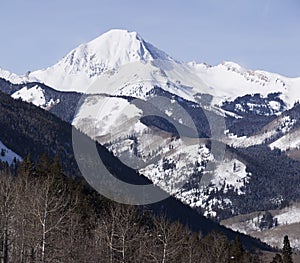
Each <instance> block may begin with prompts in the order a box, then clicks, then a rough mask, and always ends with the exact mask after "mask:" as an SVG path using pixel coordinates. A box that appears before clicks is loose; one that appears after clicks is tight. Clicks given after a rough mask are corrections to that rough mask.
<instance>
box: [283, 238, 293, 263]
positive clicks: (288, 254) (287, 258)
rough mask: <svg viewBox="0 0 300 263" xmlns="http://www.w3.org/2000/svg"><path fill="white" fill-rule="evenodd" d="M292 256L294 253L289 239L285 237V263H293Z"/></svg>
mask: <svg viewBox="0 0 300 263" xmlns="http://www.w3.org/2000/svg"><path fill="white" fill-rule="evenodd" d="M292 254H293V252H292V248H291V245H290V241H289V237H288V236H285V237H284V240H283V249H282V255H283V263H293V259H292Z"/></svg>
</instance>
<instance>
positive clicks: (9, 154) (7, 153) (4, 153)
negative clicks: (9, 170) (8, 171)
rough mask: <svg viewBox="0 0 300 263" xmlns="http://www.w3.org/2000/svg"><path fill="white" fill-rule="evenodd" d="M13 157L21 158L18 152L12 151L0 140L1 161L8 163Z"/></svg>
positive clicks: (19, 159) (11, 161)
mask: <svg viewBox="0 0 300 263" xmlns="http://www.w3.org/2000/svg"><path fill="white" fill-rule="evenodd" d="M14 159H16V160H17V161H21V160H22V158H21V157H20V156H19V155H18V154H16V153H14V152H13V151H12V150H10V149H9V148H8V147H6V146H5V145H4V144H3V143H2V142H1V141H0V160H1V161H3V162H8V164H12V163H13V162H14Z"/></svg>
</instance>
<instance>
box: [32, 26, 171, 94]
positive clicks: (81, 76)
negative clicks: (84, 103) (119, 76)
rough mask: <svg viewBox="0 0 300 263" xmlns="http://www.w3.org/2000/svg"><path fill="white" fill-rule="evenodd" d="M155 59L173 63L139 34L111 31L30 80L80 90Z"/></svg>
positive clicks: (38, 72)
mask: <svg viewBox="0 0 300 263" xmlns="http://www.w3.org/2000/svg"><path fill="white" fill-rule="evenodd" d="M154 60H168V61H174V60H173V59H172V58H171V57H170V56H169V55H167V54H166V53H164V52H163V51H161V50H159V49H158V48H156V47H154V46H153V45H152V44H150V43H147V42H146V41H144V40H143V39H142V37H141V36H140V35H139V34H138V33H136V32H129V31H127V30H119V29H114V30H110V31H108V32H106V33H104V34H103V35H101V36H99V37H97V38H96V39H94V40H92V41H90V42H88V43H85V44H82V45H80V46H78V47H77V48H75V49H73V50H72V51H71V52H69V53H68V54H67V55H66V56H65V57H64V58H63V59H62V60H60V61H59V62H58V63H57V64H55V65H53V66H52V67H49V68H47V69H45V70H38V71H35V72H32V73H31V74H30V78H36V79H40V80H41V81H42V82H44V83H45V84H48V85H49V86H52V87H54V88H58V89H62V90H69V89H72V90H77V91H82V90H85V89H86V88H87V87H88V86H89V85H90V84H91V83H92V82H93V81H94V80H95V79H96V78H97V77H99V76H101V75H102V74H103V73H104V72H107V71H115V70H117V69H118V68H119V67H121V66H124V65H127V64H129V63H137V62H138V63H140V62H142V63H147V62H151V61H154Z"/></svg>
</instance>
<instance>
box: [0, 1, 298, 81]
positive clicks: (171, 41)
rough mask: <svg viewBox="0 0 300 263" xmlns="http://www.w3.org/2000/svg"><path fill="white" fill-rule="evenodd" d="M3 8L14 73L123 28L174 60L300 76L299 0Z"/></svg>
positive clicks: (15, 4) (3, 51)
mask: <svg viewBox="0 0 300 263" xmlns="http://www.w3.org/2000/svg"><path fill="white" fill-rule="evenodd" d="M0 7H1V15H0V25H1V38H0V67H1V68H4V69H8V70H10V71H12V72H15V73H18V74H23V73H25V72H26V71H28V70H36V69H41V68H45V67H47V66H50V65H52V64H54V63H56V62H57V61H58V60H59V59H61V58H62V57H63V56H64V55H65V54H66V53H68V52H69V51H70V50H71V49H72V48H75V47H76V46H78V45H79V44H81V43H83V42H87V41H89V40H92V39H93V38H95V37H97V36H99V35H100V34H102V33H104V32H106V31H108V30H109V29H112V28H122V29H128V30H130V31H137V32H138V33H139V34H140V35H141V36H142V37H143V38H144V39H145V40H146V41H148V42H150V43H152V44H154V45H155V46H157V47H158V48H160V49H162V50H164V51H165V52H166V53H168V54H169V55H171V56H172V57H174V58H175V59H177V60H181V61H191V60H195V61H197V62H207V63H208V64H211V65H216V64H219V63H220V62H222V61H223V60H229V61H234V62H237V63H239V64H241V65H242V66H244V67H246V68H250V69H263V70H268V71H272V72H277V73H280V74H283V75H286V76H292V77H300V15H299V14H300V1H298V0H247V1H246V0H227V1H225V0H224V1H222V0H210V1H208V0H206V1H201V0H199V1H196V0H190V1H161V0H160V1H157V0H152V1H142V0H139V1H136V0H128V1H121V0H102V1H101V0H85V1H77V0H72V1H71V0H51V1H46V0H26V1H24V0H3V1H1V2H0Z"/></svg>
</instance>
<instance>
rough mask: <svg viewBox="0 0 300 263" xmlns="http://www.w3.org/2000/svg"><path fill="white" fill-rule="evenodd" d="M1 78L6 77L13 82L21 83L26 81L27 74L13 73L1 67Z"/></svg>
mask: <svg viewBox="0 0 300 263" xmlns="http://www.w3.org/2000/svg"><path fill="white" fill-rule="evenodd" d="M0 78H3V79H6V80H8V81H10V82H11V83H13V84H20V83H24V82H26V80H27V78H26V77H25V76H18V75H17V74H14V73H11V72H9V71H8V70H4V69H1V68H0Z"/></svg>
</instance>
